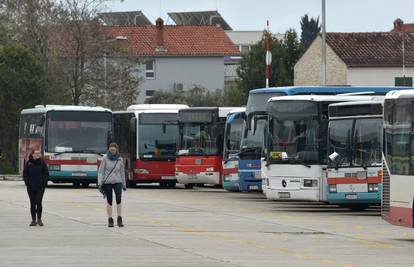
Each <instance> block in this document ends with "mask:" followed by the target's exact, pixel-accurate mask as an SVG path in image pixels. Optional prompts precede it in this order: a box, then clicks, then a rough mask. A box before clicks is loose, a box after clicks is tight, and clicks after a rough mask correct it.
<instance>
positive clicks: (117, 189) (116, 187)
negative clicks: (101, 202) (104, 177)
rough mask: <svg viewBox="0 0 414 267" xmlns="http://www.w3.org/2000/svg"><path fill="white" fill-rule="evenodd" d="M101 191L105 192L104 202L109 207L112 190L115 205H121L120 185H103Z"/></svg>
mask: <svg viewBox="0 0 414 267" xmlns="http://www.w3.org/2000/svg"><path fill="white" fill-rule="evenodd" d="M102 188H103V190H104V191H105V196H106V201H107V202H108V204H109V205H111V206H112V190H113V191H115V200H116V204H117V205H119V204H121V200H122V183H116V184H104V185H103V186H102Z"/></svg>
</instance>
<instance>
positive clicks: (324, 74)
mask: <svg viewBox="0 0 414 267" xmlns="http://www.w3.org/2000/svg"><path fill="white" fill-rule="evenodd" d="M325 10H326V9H325V0H322V70H321V71H322V73H321V77H322V81H321V82H322V85H326V73H327V71H326V14H325Z"/></svg>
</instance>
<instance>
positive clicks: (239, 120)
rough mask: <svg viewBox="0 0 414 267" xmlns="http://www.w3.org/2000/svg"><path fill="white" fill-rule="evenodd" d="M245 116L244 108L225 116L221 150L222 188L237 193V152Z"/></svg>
mask: <svg viewBox="0 0 414 267" xmlns="http://www.w3.org/2000/svg"><path fill="white" fill-rule="evenodd" d="M245 115H246V108H238V109H235V110H232V111H231V112H230V113H229V114H228V115H227V120H226V127H225V129H224V148H223V188H224V189H226V190H227V191H239V174H238V172H239V152H240V141H241V137H242V133H243V125H244V122H245V119H244V117H245Z"/></svg>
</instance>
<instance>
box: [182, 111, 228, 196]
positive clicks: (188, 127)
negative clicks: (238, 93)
mask: <svg viewBox="0 0 414 267" xmlns="http://www.w3.org/2000/svg"><path fill="white" fill-rule="evenodd" d="M234 109H235V108H234V107H232V108H231V107H225V108H224V107H212V108H208V107H200V108H187V109H181V110H180V111H179V114H178V124H179V127H180V136H179V140H180V142H179V145H178V152H177V160H176V163H175V175H176V177H177V181H178V182H179V183H181V184H184V185H185V187H186V188H188V189H190V188H193V186H194V185H196V184H213V185H216V186H220V187H221V186H222V174H223V173H222V170H223V167H222V160H223V140H224V127H225V123H226V118H227V114H228V113H229V112H230V111H232V110H234Z"/></svg>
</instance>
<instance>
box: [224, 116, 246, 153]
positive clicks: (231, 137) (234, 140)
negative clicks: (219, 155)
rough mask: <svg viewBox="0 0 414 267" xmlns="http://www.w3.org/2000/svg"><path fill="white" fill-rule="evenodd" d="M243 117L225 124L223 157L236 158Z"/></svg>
mask: <svg viewBox="0 0 414 267" xmlns="http://www.w3.org/2000/svg"><path fill="white" fill-rule="evenodd" d="M243 124H244V119H236V120H235V121H234V122H232V123H229V124H227V128H226V133H225V139H224V159H231V158H236V157H237V154H238V153H239V150H240V142H241V137H242V131H243Z"/></svg>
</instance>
